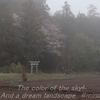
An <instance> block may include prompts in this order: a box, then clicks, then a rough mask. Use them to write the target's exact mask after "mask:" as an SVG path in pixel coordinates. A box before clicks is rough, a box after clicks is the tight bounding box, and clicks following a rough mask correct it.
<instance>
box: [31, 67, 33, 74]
mask: <svg viewBox="0 0 100 100" xmlns="http://www.w3.org/2000/svg"><path fill="white" fill-rule="evenodd" d="M32 73H33V65H31V74H32Z"/></svg>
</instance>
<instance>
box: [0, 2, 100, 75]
mask: <svg viewBox="0 0 100 100" xmlns="http://www.w3.org/2000/svg"><path fill="white" fill-rule="evenodd" d="M87 10H88V13H87V14H84V13H81V12H79V13H78V14H77V15H74V14H73V13H72V11H71V7H70V5H69V4H68V3H67V1H66V2H64V4H63V5H62V9H61V10H59V11H56V12H55V13H54V14H53V15H52V14H51V13H50V8H49V6H48V5H47V4H46V0H0V72H4V73H6V72H8V73H10V72H12V73H13V72H19V70H20V68H21V67H24V68H25V69H26V70H27V72H28V71H30V63H29V61H32V60H34V61H40V65H39V70H40V71H41V72H44V73H65V74H68V73H71V72H77V73H79V72H99V71H100V14H99V12H97V8H96V7H95V6H94V5H93V4H90V5H89V6H88V7H87Z"/></svg>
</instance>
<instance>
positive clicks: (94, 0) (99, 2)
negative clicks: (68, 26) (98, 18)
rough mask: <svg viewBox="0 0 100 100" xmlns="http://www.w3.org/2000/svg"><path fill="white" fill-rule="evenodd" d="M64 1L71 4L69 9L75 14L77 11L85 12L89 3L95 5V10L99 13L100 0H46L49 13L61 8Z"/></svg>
mask: <svg viewBox="0 0 100 100" xmlns="http://www.w3.org/2000/svg"><path fill="white" fill-rule="evenodd" d="M65 1H67V2H68V4H69V5H70V6H71V11H72V12H73V13H74V14H75V15H77V14H78V12H79V11H80V12H82V13H85V14H87V7H88V5H89V4H93V5H94V6H96V7H97V12H99V13H100V0H47V4H48V5H49V7H50V9H51V13H54V12H55V11H57V10H61V9H62V6H63V5H64V2H65Z"/></svg>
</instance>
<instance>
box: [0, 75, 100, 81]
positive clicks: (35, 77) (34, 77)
mask: <svg viewBox="0 0 100 100" xmlns="http://www.w3.org/2000/svg"><path fill="white" fill-rule="evenodd" d="M98 76H100V75H99V73H80V74H76V73H72V74H68V75H66V74H44V73H43V74H29V73H28V74H27V78H28V80H50V79H66V78H75V77H98ZM5 80H8V81H9V80H15V81H16V80H17V81H22V76H21V74H13V73H11V74H4V73H1V74H0V81H5Z"/></svg>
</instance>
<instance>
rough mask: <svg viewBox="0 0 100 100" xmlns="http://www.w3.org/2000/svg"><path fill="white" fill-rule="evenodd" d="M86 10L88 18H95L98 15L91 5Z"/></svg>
mask: <svg viewBox="0 0 100 100" xmlns="http://www.w3.org/2000/svg"><path fill="white" fill-rule="evenodd" d="M87 9H88V16H89V17H95V16H98V15H99V13H97V8H96V7H95V6H94V5H93V4H90V5H89V7H88V8H87Z"/></svg>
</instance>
